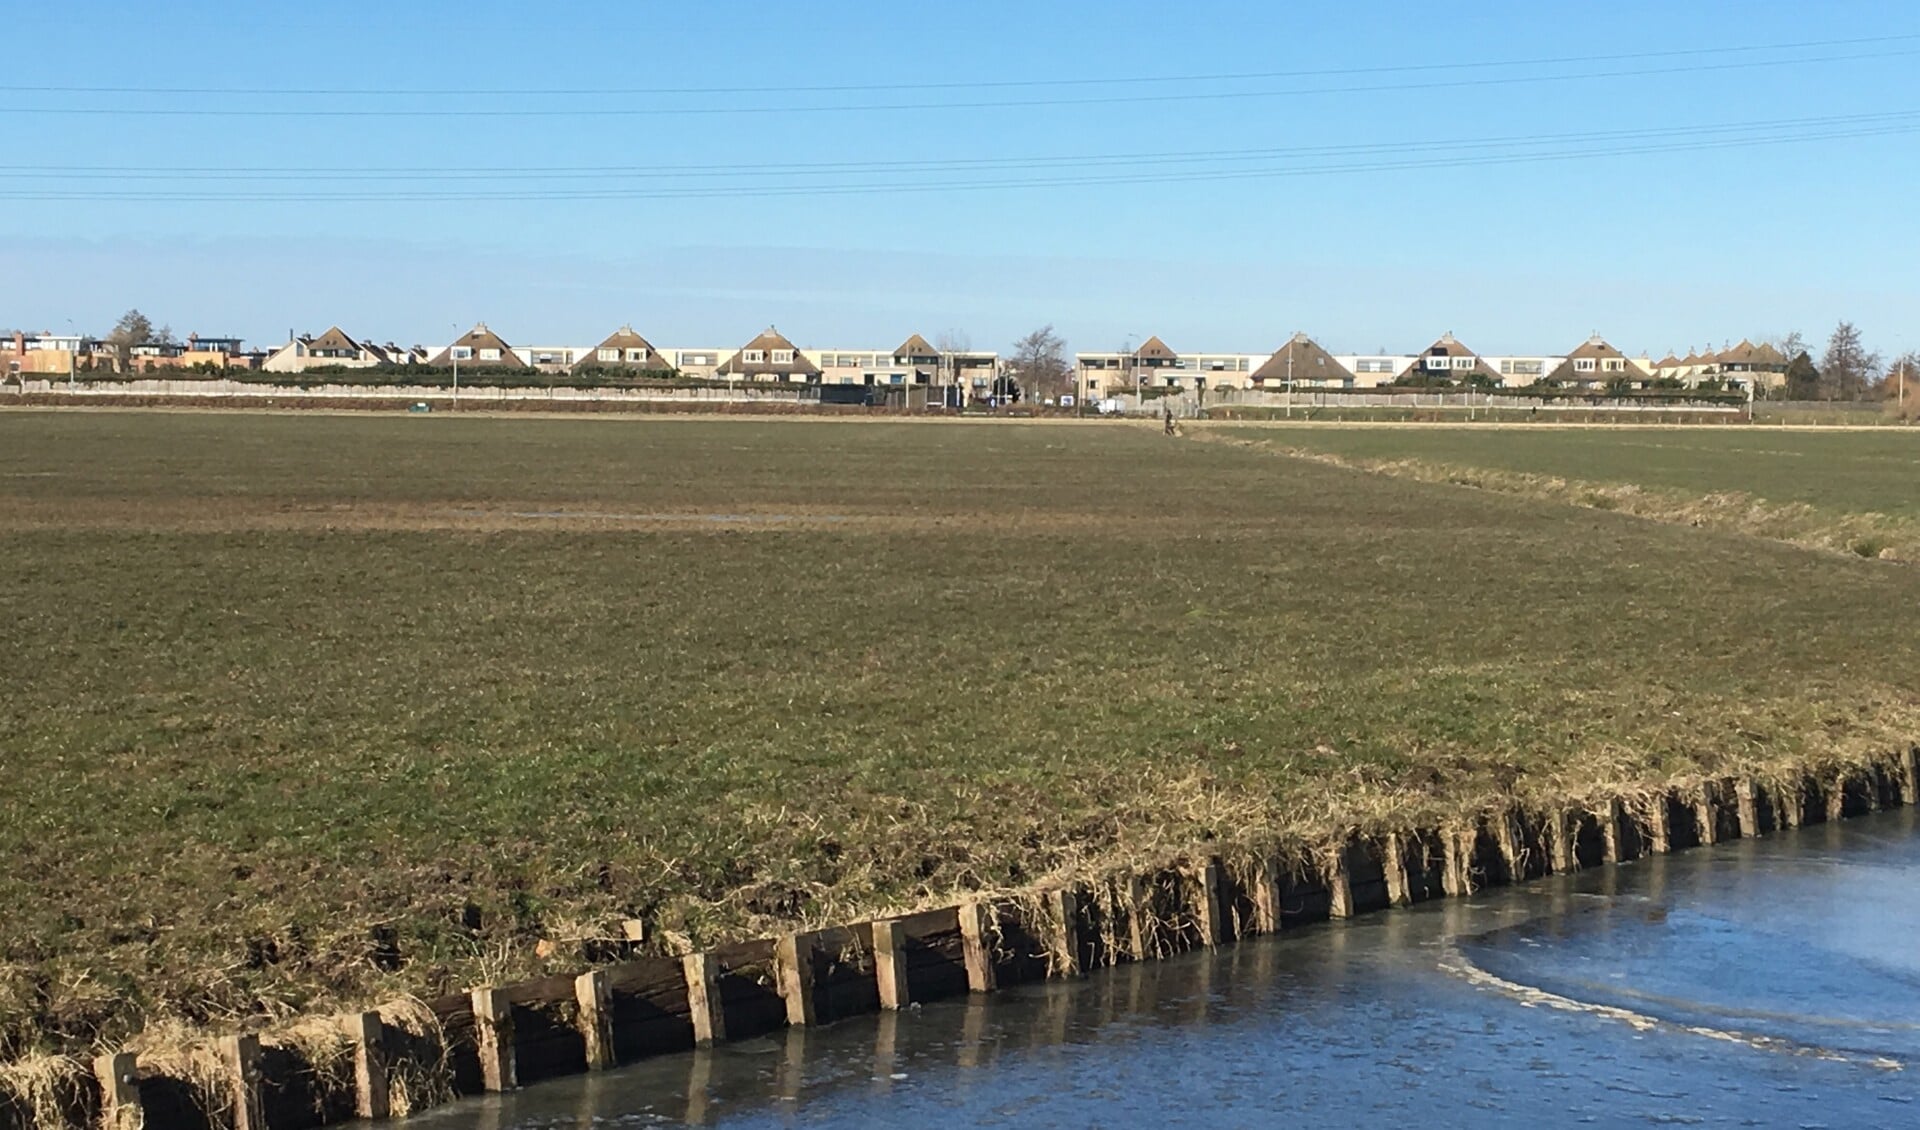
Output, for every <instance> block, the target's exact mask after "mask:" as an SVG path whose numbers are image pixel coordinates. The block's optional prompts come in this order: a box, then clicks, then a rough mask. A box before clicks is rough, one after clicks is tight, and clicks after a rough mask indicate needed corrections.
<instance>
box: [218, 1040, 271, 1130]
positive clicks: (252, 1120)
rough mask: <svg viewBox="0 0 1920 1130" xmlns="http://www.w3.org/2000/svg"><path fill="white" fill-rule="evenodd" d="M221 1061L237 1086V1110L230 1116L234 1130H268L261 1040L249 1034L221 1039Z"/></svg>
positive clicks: (234, 1087) (234, 1097)
mask: <svg viewBox="0 0 1920 1130" xmlns="http://www.w3.org/2000/svg"><path fill="white" fill-rule="evenodd" d="M220 1060H221V1062H222V1063H223V1064H224V1065H225V1066H226V1069H227V1074H228V1075H229V1076H230V1077H231V1081H232V1085H233V1109H232V1111H231V1112H230V1113H229V1115H228V1117H229V1118H230V1119H231V1120H232V1127H233V1130H266V1127H267V1119H266V1112H265V1109H264V1108H263V1107H262V1106H261V1103H260V1037H258V1036H256V1035H253V1034H252V1033H248V1034H247V1035H244V1036H228V1037H227V1038H226V1039H224V1040H221V1041H220Z"/></svg>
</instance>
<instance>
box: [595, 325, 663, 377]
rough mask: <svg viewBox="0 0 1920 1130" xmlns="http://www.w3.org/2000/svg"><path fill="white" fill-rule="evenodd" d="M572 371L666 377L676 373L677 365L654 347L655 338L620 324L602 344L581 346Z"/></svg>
mask: <svg viewBox="0 0 1920 1130" xmlns="http://www.w3.org/2000/svg"><path fill="white" fill-rule="evenodd" d="M573 371H574V372H576V373H584V372H589V371H591V372H615V373H624V374H628V375H631V376H643V375H644V376H656V377H665V376H671V375H672V374H673V371H674V367H673V363H672V362H671V361H668V360H667V358H666V357H665V356H664V355H663V354H662V353H661V352H660V351H659V350H658V349H655V348H654V347H653V343H652V342H650V341H648V340H647V339H646V338H644V337H641V336H640V334H639V333H637V332H635V330H634V328H633V327H632V326H621V327H620V328H619V329H617V330H615V331H613V333H612V334H611V335H609V336H608V337H607V339H606V340H605V341H602V342H601V343H600V344H599V345H596V346H594V347H593V348H591V349H583V350H580V356H579V357H577V358H575V359H574V361H573Z"/></svg>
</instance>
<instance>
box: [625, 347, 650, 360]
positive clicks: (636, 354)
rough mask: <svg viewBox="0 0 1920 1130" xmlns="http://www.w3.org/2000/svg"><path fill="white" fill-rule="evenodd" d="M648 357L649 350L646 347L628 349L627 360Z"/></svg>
mask: <svg viewBox="0 0 1920 1130" xmlns="http://www.w3.org/2000/svg"><path fill="white" fill-rule="evenodd" d="M646 359H647V351H646V350H644V349H629V350H627V360H629V361H645V360H646Z"/></svg>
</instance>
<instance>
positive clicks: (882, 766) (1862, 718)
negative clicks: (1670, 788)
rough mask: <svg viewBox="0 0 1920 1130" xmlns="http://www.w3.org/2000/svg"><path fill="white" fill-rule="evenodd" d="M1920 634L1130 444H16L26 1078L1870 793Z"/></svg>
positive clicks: (1320, 471) (503, 434)
mask: <svg viewBox="0 0 1920 1130" xmlns="http://www.w3.org/2000/svg"><path fill="white" fill-rule="evenodd" d="M1607 434H1608V435H1610V436H1611V435H1613V434H1615V433H1607ZM1474 442H1476V443H1485V442H1486V438H1485V437H1481V436H1477V435H1476V436H1475V437H1474ZM1916 597H1920V573H1916V572H1915V571H1913V570H1908V569H1902V568H1895V567H1890V566H1887V565H1884V564H1881V563H1876V562H1869V561H1861V560H1852V559H1844V558H1837V557H1830V556H1823V555H1816V554H1810V553H1806V552H1804V551H1801V550H1798V549H1795V548H1792V547H1789V546H1784V545H1778V544H1774V543H1770V542H1766V541H1759V540H1754V539H1751V538H1746V537H1740V536H1733V535H1727V534H1722V533H1718V532H1714V531H1711V530H1694V529H1684V528H1679V527H1676V526H1671V525H1661V524H1656V523H1648V522H1641V521H1636V520H1634V519H1632V518H1628V517H1624V516H1621V515H1617V514H1606V513H1598V512H1595V511H1592V510H1581V509H1574V508H1569V507H1565V506H1559V505H1554V504H1550V503H1545V502H1540V501H1534V500H1528V499H1522V498H1510V497H1498V496H1493V495H1489V494H1486V493H1481V492H1473V491H1465V490H1459V489H1455V488H1452V487H1448V486H1443V485H1428V484H1421V483H1412V482H1404V481H1396V480H1394V479H1391V478H1385V477H1380V476H1371V475H1360V474H1355V473H1353V472H1351V471H1346V470H1341V469H1338V468H1333V467H1327V466H1322V465H1319V464H1316V463H1313V462H1309V461H1301V460H1293V459H1284V458H1275V457H1273V456H1271V455H1270V454H1267V453H1263V452H1259V451H1255V450H1249V449H1247V448H1244V447H1240V446H1233V445H1227V444H1203V443H1191V442H1183V441H1179V440H1169V439H1166V438H1164V437H1162V436H1160V435H1158V434H1157V432H1156V430H1155V429H1152V428H1148V427H1137V428H1136V427H1125V426H1109V427H1074V426H1049V425H1031V424H1029V425H1022V424H977V425H976V424H949V425H938V424H933V425H929V424H918V425H915V424H887V423H837V422H771V421H732V422H728V421H658V420H656V421H640V420H594V421H586V420H582V421H561V420H479V419H450V418H443V417H425V418H414V419H407V418H349V417H304V418H302V417H282V416H195V415H140V414H110V413H91V414H59V413H40V414H36V413H8V414H0V757H3V758H4V769H5V772H4V773H0V812H4V813H5V814H6V820H5V821H4V823H0V849H3V850H4V851H5V853H6V858H7V859H8V861H9V866H8V867H7V868H6V869H5V870H4V872H0V906H4V907H6V908H7V913H6V914H4V915H0V1052H4V1053H5V1054H18V1053H21V1052H25V1051H28V1050H30V1049H32V1048H35V1047H38V1048H46V1049H53V1048H76V1049H77V1048H81V1047H85V1046H86V1045H88V1044H89V1043H93V1042H96V1041H97V1042H98V1043H101V1044H117V1043H119V1042H121V1041H122V1040H124V1039H125V1038H126V1037H127V1036H128V1035H129V1034H130V1033H131V1032H133V1031H134V1030H135V1029H136V1028H137V1027H139V1026H140V1025H143V1024H153V1023H156V1022H159V1021H161V1020H166V1019H178V1020H184V1021H185V1022H187V1023H189V1024H206V1025H215V1026H230V1025H232V1024H234V1023H237V1022H239V1021H240V1020H242V1019H244V1018H249V1017H258V1016H261V1015H263V1014H264V1015H268V1016H286V1015H289V1014H292V1013H294V1012H297V1011H300V1010H304V1009H309V1008H321V1007H330V1006H333V1005H337V1004H342V1003H364V1002H369V1001H374V1000H379V999H386V998H388V997H390V996H392V995H394V994H397V993H402V992H415V993H421V994H430V993H435V992H440V991H446V990H449V989H453V988H458V987H460V986H462V985H466V984H473V983H480V982H483V981H486V980H490V979H497V978H509V977H516V976H521V975H525V974H528V973H530V972H533V971H536V970H538V969H540V968H542V959H541V958H540V957H539V956H538V955H537V953H536V942H538V941H539V940H542V939H559V940H561V941H563V942H566V941H569V940H572V939H579V938H582V937H585V936H589V935H594V934H600V933H603V932H605V931H607V930H609V929H610V928H611V926H612V924H613V923H614V922H615V921H616V920H617V919H619V918H622V917H625V916H629V915H637V916H640V917H642V918H644V919H646V920H647V921H648V922H649V923H650V924H651V926H652V927H653V928H654V929H655V930H656V931H657V932H659V933H661V934H662V935H663V936H664V935H666V934H667V933H668V932H677V933H680V934H684V935H686V936H687V937H689V938H691V939H692V940H693V941H695V942H697V943H705V942H708V941H711V940H713V939H716V938H720V937H725V936H735V935H743V934H746V933H748V932H765V931H770V930H772V929H775V928H777V927H779V926H790V925H791V924H793V923H795V922H799V921H808V922H819V921H828V920H839V921H845V920H851V919H855V918H859V917H865V916H870V915H871V914H873V913H874V912H876V911H880V910H884V909H893V908H905V907H909V906H912V905H916V904H921V903H932V902H937V901H941V900H949V899H951V898H952V897H953V895H954V894H955V892H958V891H962V890H970V889H976V888H1008V887H1018V886H1020V885H1022V884H1026V883H1030V882H1033V881H1036V880H1039V879H1041V878H1043V877H1047V876H1060V875H1068V874H1090V873H1094V872H1097V871H1098V870H1099V869H1101V868H1103V867H1107V866H1111V865H1117V864H1120V863H1123V862H1128V861H1136V860H1147V859H1152V860H1164V859H1166V858H1169V857H1171V856H1172V855H1174V854H1175V853H1178V852H1180V851H1183V850H1187V849H1189V848H1191V847H1193V846H1195V845H1197V844H1201V843H1205V844H1208V845H1209V847H1210V850H1231V849H1233V848H1235V847H1236V846H1259V847H1265V846H1268V845H1272V844H1274V843H1277V842H1279V841H1281V840H1283V839H1285V838H1287V837H1299V838H1302V839H1305V840H1308V841H1314V840H1317V839H1318V838H1320V837H1324V836H1328V835H1331V834H1333V833H1335V832H1336V831H1337V830H1339V829H1342V828H1346V827H1352V826H1359V827H1363V828H1382V827H1388V826H1394V825H1400V824H1411V823H1414V822H1426V823H1429V824H1431V823H1436V822H1440V821H1444V820H1446V819H1448V818H1450V817H1455V816H1459V815H1461V814H1464V813H1469V812H1473V811H1476V810H1478V809H1479V808H1481V807H1482V806H1485V805H1489V804H1492V803H1499V802H1504V800H1505V799H1507V798H1511V797H1516V796H1517V797H1519V798H1522V799H1526V798H1530V797H1546V796H1552V797H1554V798H1555V799H1556V800H1561V799H1567V798H1577V797H1579V796H1581V795H1583V794H1586V793H1589V792H1591V791H1595V790H1601V789H1617V788H1623V787H1632V786H1634V785H1638V784H1650V783H1654V782H1661V781H1665V780H1667V779H1668V778H1670V777H1676V776H1685V775H1687V774H1691V773H1695V772H1699V771H1703V770H1711V771H1715V772H1728V773H1756V774H1762V775H1764V774H1765V773H1767V772H1769V771H1772V770H1775V769H1778V768H1779V767H1781V766H1783V765H1786V764H1789V763H1808V762H1827V761H1833V760H1841V759H1849V758H1854V757H1859V756H1864V755H1867V754H1870V753H1877V752H1881V751H1883V750H1885V749H1888V748H1891V747H1892V746H1893V745H1894V744H1896V743H1897V742H1899V741H1902V740H1905V739H1909V738H1911V737H1912V736H1913V735H1914V734H1915V733H1916V732H1920V726H1916V722H1920V696H1916V694H1915V693H1914V692H1913V690H1912V689H1911V686H1912V684H1911V679H1910V668H1911V641H1912V640H1913V639H1914V638H1916V636H1917V635H1920V600H1916ZM575 959H577V951H573V950H570V948H569V947H568V946H567V945H564V944H563V945H562V946H561V947H560V952H559V954H558V955H557V956H556V957H555V958H554V959H553V960H555V961H558V962H560V963H561V967H566V966H567V964H568V963H569V962H571V961H573V960H575Z"/></svg>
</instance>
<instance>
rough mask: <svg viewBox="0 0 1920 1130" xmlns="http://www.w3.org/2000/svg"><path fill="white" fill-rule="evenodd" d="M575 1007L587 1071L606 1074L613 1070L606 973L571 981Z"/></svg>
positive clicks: (610, 1002) (600, 971)
mask: <svg viewBox="0 0 1920 1130" xmlns="http://www.w3.org/2000/svg"><path fill="white" fill-rule="evenodd" d="M573 999H574V1003H575V1004H577V1005H579V1006H580V1014H579V1024H580V1039H581V1040H582V1041H583V1042H584V1043H585V1044H586V1047H587V1070H588V1071H605V1070H606V1069H607V1068H609V1067H612V1066H614V1062H615V1061H614V1057H613V990H612V988H611V987H610V986H609V985H608V984H607V972H606V970H604V969H595V970H593V971H591V972H589V973H582V974H581V975H580V976H578V977H576V978H574V980H573Z"/></svg>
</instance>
